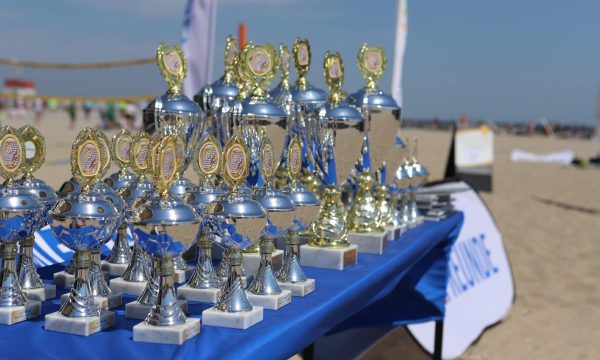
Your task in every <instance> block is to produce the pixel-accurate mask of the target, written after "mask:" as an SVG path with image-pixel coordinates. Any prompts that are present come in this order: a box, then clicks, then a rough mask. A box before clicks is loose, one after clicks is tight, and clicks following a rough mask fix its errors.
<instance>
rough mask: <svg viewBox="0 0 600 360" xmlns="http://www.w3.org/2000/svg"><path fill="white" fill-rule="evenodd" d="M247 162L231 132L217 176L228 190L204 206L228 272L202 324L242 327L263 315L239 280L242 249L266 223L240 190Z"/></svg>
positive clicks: (255, 204) (238, 139) (260, 209)
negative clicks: (225, 184) (220, 293)
mask: <svg viewBox="0 0 600 360" xmlns="http://www.w3.org/2000/svg"><path fill="white" fill-rule="evenodd" d="M249 165H250V162H249V157H248V148H247V147H246V145H245V144H244V143H243V141H242V139H241V137H240V136H239V135H238V134H237V133H235V134H234V135H233V136H232V137H231V138H230V139H229V141H228V142H227V144H226V145H225V147H224V149H223V169H222V170H221V176H222V177H223V178H224V180H225V181H227V183H228V185H229V191H228V192H227V193H226V194H224V195H221V196H219V197H218V198H217V199H216V200H215V201H213V202H212V203H210V204H209V205H208V206H207V208H206V215H207V216H208V217H210V218H211V220H210V223H211V225H212V226H213V228H214V229H213V231H215V232H216V234H217V235H218V238H217V237H215V241H217V242H218V244H219V245H220V246H221V247H223V248H225V249H226V251H225V257H224V258H223V259H222V260H221V261H226V262H227V263H228V266H229V268H230V271H229V273H228V277H227V281H226V283H225V287H224V288H223V293H222V295H221V297H220V298H219V300H218V301H217V304H216V305H215V307H212V308H210V309H207V310H205V311H203V312H202V322H203V324H205V325H214V326H221V327H234V328H240V329H246V328H248V327H250V326H252V325H254V324H256V323H257V322H259V321H262V318H263V309H262V307H259V306H252V304H251V303H250V301H249V300H248V297H247V296H246V292H245V291H244V288H243V286H242V281H241V270H242V250H243V249H245V248H247V247H248V246H250V245H252V243H253V242H256V241H257V240H258V239H259V237H260V235H261V234H262V233H263V230H264V228H265V226H266V225H267V219H266V216H267V213H266V211H265V209H264V208H263V207H262V206H261V205H260V204H259V203H258V202H257V201H256V200H253V199H252V198H251V197H250V196H249V195H248V194H246V193H243V192H241V191H240V186H241V185H242V184H243V183H244V182H245V181H246V177H247V176H248V167H249Z"/></svg>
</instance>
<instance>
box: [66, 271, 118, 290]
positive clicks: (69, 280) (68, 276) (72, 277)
mask: <svg viewBox="0 0 600 360" xmlns="http://www.w3.org/2000/svg"><path fill="white" fill-rule="evenodd" d="M102 275H104V281H108V274H107V273H106V272H105V271H103V272H102ZM73 282H75V275H73V274H69V273H68V272H66V271H64V270H63V271H59V272H56V273H54V283H55V284H56V285H57V286H62V287H67V288H68V287H71V286H73Z"/></svg>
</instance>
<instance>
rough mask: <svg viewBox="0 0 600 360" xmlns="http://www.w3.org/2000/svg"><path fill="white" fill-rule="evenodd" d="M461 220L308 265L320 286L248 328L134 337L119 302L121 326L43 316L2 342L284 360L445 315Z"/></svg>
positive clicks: (47, 351) (38, 348)
mask: <svg viewBox="0 0 600 360" xmlns="http://www.w3.org/2000/svg"><path fill="white" fill-rule="evenodd" d="M462 221H463V215H462V213H456V214H454V215H452V216H450V217H449V218H447V219H445V220H443V221H440V222H429V221H428V222H425V223H424V224H423V225H422V226H419V227H418V228H416V229H414V230H410V231H408V232H407V233H406V234H405V235H403V236H402V238H401V239H399V240H396V241H393V242H390V243H389V246H388V249H387V251H386V252H385V253H384V254H383V255H368V254H359V256H358V264H357V265H356V266H353V267H351V268H348V269H346V270H344V271H336V270H324V269H316V268H309V267H306V268H305V272H306V275H307V276H308V277H311V278H314V279H316V291H315V292H314V293H312V294H310V295H309V296H306V297H304V298H298V297H294V298H293V299H292V303H291V304H290V305H288V306H285V307H283V308H282V309H280V310H277V311H272V310H265V311H264V320H263V321H262V322H260V323H258V324H256V325H254V326H252V327H251V328H249V329H247V330H235V329H227V328H217V327H211V326H202V327H201V330H200V335H199V336H196V337H195V338H193V339H191V340H189V341H188V342H186V343H184V344H183V345H181V346H175V345H159V344H148V343H136V342H133V340H132V328H133V326H134V325H136V324H137V323H139V320H130V319H126V318H125V317H124V307H121V308H119V309H117V310H116V313H117V320H116V326H115V327H113V328H111V329H108V330H106V331H103V332H101V333H97V334H94V335H92V336H89V337H81V336H76V335H68V334H62V333H56V332H50V331H45V330H44V317H43V316H40V317H38V318H36V319H32V320H30V321H26V322H22V323H19V324H15V325H12V326H3V325H0V347H1V348H2V349H3V351H4V354H5V355H8V356H10V357H12V358H18V359H23V358H27V359H34V358H43V359H65V358H72V357H76V358H86V359H103V360H106V359H117V358H119V359H164V358H194V359H204V358H205V359H217V358H218V359H243V358H251V357H252V358H255V359H256V358H259V359H282V358H286V357H289V356H291V355H293V354H294V353H296V352H298V351H300V350H302V349H303V348H304V347H306V346H308V345H309V344H311V343H312V342H313V341H314V340H315V339H317V338H318V337H320V336H322V335H325V334H327V333H331V332H337V331H341V330H344V329H346V328H351V327H359V326H385V325H403V324H407V323H415V322H422V321H428V320H439V319H442V318H443V315H444V299H445V296H446V282H447V279H448V261H447V260H448V253H449V250H450V247H451V246H452V244H453V243H454V240H455V239H456V237H457V236H458V233H459V230H460V227H461V225H462ZM60 269H61V267H59V266H57V265H55V266H50V267H47V268H42V269H40V273H41V274H42V277H43V278H45V279H50V278H51V277H52V273H53V272H55V271H58V270H60ZM65 291H66V290H64V289H59V291H58V292H59V293H63V292H65ZM123 300H124V303H125V302H129V301H132V300H134V298H130V297H124V299H123ZM58 306H59V303H58V299H54V300H50V301H46V302H44V303H43V308H42V315H45V314H48V313H50V312H54V311H56V310H58ZM208 307H209V306H208V305H205V304H199V303H191V304H190V306H189V310H190V314H191V316H194V317H200V313H201V312H202V310H204V309H206V308H208Z"/></svg>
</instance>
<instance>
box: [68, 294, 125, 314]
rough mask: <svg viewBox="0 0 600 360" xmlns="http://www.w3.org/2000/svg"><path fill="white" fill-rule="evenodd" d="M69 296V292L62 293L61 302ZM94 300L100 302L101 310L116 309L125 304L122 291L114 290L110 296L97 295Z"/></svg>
mask: <svg viewBox="0 0 600 360" xmlns="http://www.w3.org/2000/svg"><path fill="white" fill-rule="evenodd" d="M68 297H69V293H64V294H62V295H61V296H60V303H61V304H62V303H64V302H65V301H67V298H68ZM94 300H95V301H96V304H98V306H99V307H100V309H101V310H110V309H114V308H117V307H119V306H121V304H123V297H122V296H121V293H116V292H113V293H112V294H110V295H109V296H95V297H94Z"/></svg>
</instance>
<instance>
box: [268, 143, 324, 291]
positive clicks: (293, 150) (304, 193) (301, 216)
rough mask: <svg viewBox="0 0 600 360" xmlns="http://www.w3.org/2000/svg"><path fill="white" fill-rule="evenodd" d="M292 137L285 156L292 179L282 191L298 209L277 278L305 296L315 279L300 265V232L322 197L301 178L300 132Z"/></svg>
mask: <svg viewBox="0 0 600 360" xmlns="http://www.w3.org/2000/svg"><path fill="white" fill-rule="evenodd" d="M290 138H291V139H290V141H289V144H288V149H287V151H286V154H287V157H286V159H285V160H286V162H285V163H286V164H287V170H288V176H289V178H290V182H289V184H287V185H286V186H285V187H284V189H283V192H284V193H285V194H286V195H288V196H289V197H290V199H292V201H293V202H294V205H296V210H295V211H294V222H293V225H292V227H291V228H290V229H289V230H288V232H287V234H286V235H285V253H284V260H283V266H282V267H281V270H280V271H279V275H278V276H277V280H278V282H279V285H280V286H281V288H282V289H285V290H290V291H291V292H292V295H293V296H306V295H308V294H310V293H311V292H313V291H314V290H315V280H314V279H309V278H307V277H306V275H305V274H304V271H303V270H302V266H301V265H300V248H299V246H300V236H299V232H301V231H303V230H304V229H306V228H307V227H309V226H311V225H312V223H313V221H314V220H315V219H316V218H317V215H318V213H319V199H317V197H316V196H315V194H313V193H312V192H310V191H309V190H308V189H307V188H306V187H304V186H303V185H302V184H301V183H300V181H299V180H298V177H299V176H300V172H301V171H302V141H301V140H300V137H299V136H298V135H292V136H291V137H290Z"/></svg>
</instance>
